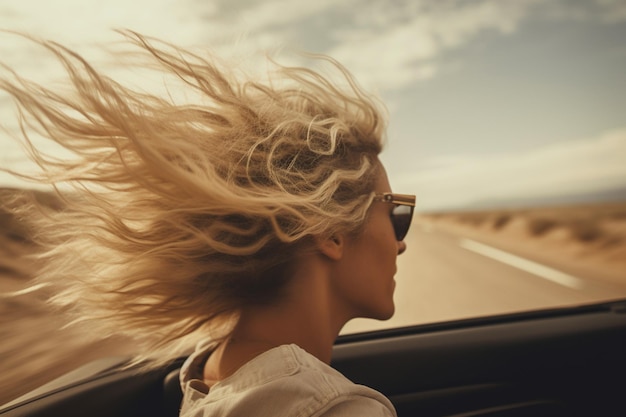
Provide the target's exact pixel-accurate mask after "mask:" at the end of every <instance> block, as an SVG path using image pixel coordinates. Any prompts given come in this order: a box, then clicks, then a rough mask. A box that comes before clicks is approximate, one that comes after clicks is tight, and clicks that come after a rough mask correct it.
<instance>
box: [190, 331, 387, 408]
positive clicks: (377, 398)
mask: <svg viewBox="0 0 626 417" xmlns="http://www.w3.org/2000/svg"><path fill="white" fill-rule="evenodd" d="M214 348H215V345H214V344H211V343H208V344H206V343H205V344H204V345H202V344H201V345H199V346H198V348H197V349H196V351H195V352H194V353H193V354H192V355H191V356H190V357H189V358H188V359H187V361H185V363H184V365H183V366H182V368H181V373H180V382H181V386H182V389H183V393H184V397H183V402H182V408H181V411H180V416H181V417H213V416H220V417H266V416H267V417H280V416H284V417H287V416H289V417H312V416H316V417H318V416H324V417H339V416H363V417H369V416H377V417H378V416H380V417H395V416H396V412H395V409H394V408H393V405H392V404H391V402H390V401H389V400H388V399H387V398H386V397H385V396H384V395H382V394H381V393H379V392H378V391H375V390H373V389H371V388H368V387H365V386H363V385H357V384H354V383H352V382H351V381H350V380H349V379H347V378H346V377H344V376H343V375H342V374H341V373H339V372H338V371H336V370H335V369H333V368H331V367H330V366H328V365H326V364H325V363H323V362H322V361H320V360H319V359H317V358H316V357H314V356H313V355H311V354H309V353H307V352H305V351H304V350H302V349H301V348H300V347H298V346H296V345H293V344H292V345H282V346H279V347H276V348H273V349H271V350H268V351H266V352H264V353H262V354H260V355H259V356H257V357H255V358H254V359H252V360H251V361H249V362H248V363H246V364H245V365H243V366H242V367H241V368H239V369H238V370H237V371H236V372H235V373H234V374H232V375H231V376H229V377H228V378H225V379H223V380H221V381H219V382H218V383H216V384H215V385H213V386H212V387H211V388H210V389H209V387H208V386H207V385H206V384H205V383H204V382H203V381H202V375H203V367H204V363H205V362H206V359H207V358H208V356H209V355H210V354H211V352H212V351H213V349H214Z"/></svg>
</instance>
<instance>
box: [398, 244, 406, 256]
mask: <svg viewBox="0 0 626 417" xmlns="http://www.w3.org/2000/svg"><path fill="white" fill-rule="evenodd" d="M405 250H406V243H404V241H401V242H398V255H402V254H403V253H404V251H405Z"/></svg>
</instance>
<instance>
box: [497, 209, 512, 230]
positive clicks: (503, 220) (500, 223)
mask: <svg viewBox="0 0 626 417" xmlns="http://www.w3.org/2000/svg"><path fill="white" fill-rule="evenodd" d="M512 218H513V216H511V214H509V213H501V214H499V215H497V216H496V219H495V221H494V222H493V228H494V229H496V230H500V229H502V228H503V227H504V226H506V225H507V224H509V222H510V221H511V219H512Z"/></svg>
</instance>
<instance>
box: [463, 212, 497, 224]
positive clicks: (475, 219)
mask: <svg viewBox="0 0 626 417" xmlns="http://www.w3.org/2000/svg"><path fill="white" fill-rule="evenodd" d="M456 218H457V220H458V221H459V222H461V223H465V224H470V225H472V226H481V225H482V224H483V223H485V221H487V219H488V218H489V214H488V213H477V212H473V213H471V212H470V213H463V214H460V215H458V216H457V217H456Z"/></svg>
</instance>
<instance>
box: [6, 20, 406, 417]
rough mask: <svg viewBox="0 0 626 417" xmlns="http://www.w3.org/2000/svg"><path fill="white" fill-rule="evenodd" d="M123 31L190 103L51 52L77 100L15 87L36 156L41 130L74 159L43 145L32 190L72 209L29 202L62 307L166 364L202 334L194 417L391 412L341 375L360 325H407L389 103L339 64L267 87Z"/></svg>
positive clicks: (188, 398) (14, 83)
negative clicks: (352, 323)
mask: <svg viewBox="0 0 626 417" xmlns="http://www.w3.org/2000/svg"><path fill="white" fill-rule="evenodd" d="M124 35H125V36H126V37H127V39H128V40H130V41H132V42H133V43H134V44H135V45H137V46H139V47H140V49H141V50H142V51H144V52H145V53H146V54H145V56H147V57H149V58H150V60H149V61H146V62H147V63H148V66H152V67H154V65H155V64H156V65H157V66H158V70H159V71H160V72H161V73H162V74H169V75H174V76H175V77H176V78H177V79H178V80H179V81H182V85H183V86H184V87H185V90H184V92H185V93H186V96H185V97H186V98H187V99H188V101H187V102H184V103H179V102H177V101H176V100H175V99H173V98H172V97H171V96H170V97H168V98H167V99H166V98H162V97H159V96H156V95H151V94H147V93H145V92H140V91H133V90H132V89H130V88H128V87H124V86H122V85H120V84H118V83H116V82H115V81H113V80H111V79H109V78H107V77H106V76H104V75H102V74H101V73H99V72H98V71H97V70H95V69H94V68H93V67H92V66H91V65H89V64H88V63H87V62H86V61H85V60H84V59H83V58H81V56H79V55H78V54H75V53H74V52H72V51H70V50H67V49H65V48H63V47H62V46H59V45H57V44H54V43H49V42H41V44H42V45H43V46H44V47H46V48H47V49H48V50H49V51H51V52H52V53H53V54H55V56H56V57H57V58H58V59H59V60H60V61H61V63H62V64H63V65H64V67H65V69H66V70H67V73H68V76H69V80H70V81H71V83H70V84H71V86H72V88H73V89H72V91H71V93H66V94H60V93H56V92H53V91H51V90H50V89H48V88H45V87H41V86H39V85H36V84H32V83H29V82H28V81H25V80H23V79H21V78H19V77H17V76H14V78H10V77H4V78H3V79H2V81H0V87H2V89H4V90H5V91H7V92H8V93H10V94H11V95H13V96H14V98H15V99H16V102H17V103H18V105H19V108H20V110H21V114H22V115H23V117H22V123H23V125H24V127H25V129H24V130H23V131H24V132H25V134H24V138H23V140H24V141H25V143H27V144H29V143H30V142H29V138H28V136H27V135H28V132H29V131H35V132H37V133H40V134H42V135H43V136H45V137H47V138H48V139H50V140H52V141H54V142H56V143H57V144H59V145H61V146H62V147H63V148H65V149H67V150H68V151H70V152H71V154H72V155H73V156H74V157H73V158H69V159H62V160H59V159H55V158H53V157H50V156H46V155H44V154H42V153H40V152H39V151H38V150H37V148H36V147H34V146H32V145H31V146H30V148H29V149H30V150H31V152H30V155H31V157H32V158H33V159H34V160H35V161H36V162H37V163H38V164H39V165H40V166H41V167H42V168H43V170H42V173H41V174H40V175H38V176H30V177H28V178H30V179H32V180H35V181H38V182H44V183H48V184H52V185H55V189H56V192H57V193H58V194H59V196H60V197H61V198H62V199H63V201H64V203H65V208H64V209H63V210H62V211H53V210H49V209H46V208H45V207H42V206H40V205H38V204H37V203H36V202H32V201H31V202H30V203H29V204H25V203H24V201H23V200H21V201H20V204H19V205H17V204H16V205H15V206H14V207H16V208H14V210H22V211H26V210H30V211H33V212H35V211H36V212H41V211H43V212H44V213H43V214H44V215H43V216H41V215H39V216H37V217H36V218H35V217H34V216H32V217H33V227H34V229H33V230H36V231H37V234H36V238H37V240H38V241H39V243H41V245H42V247H44V248H45V249H46V250H45V251H44V252H43V253H42V254H41V255H40V258H41V260H42V265H43V267H42V269H41V271H40V274H39V275H38V280H39V281H40V284H41V285H42V286H47V287H49V288H50V289H51V290H52V291H53V294H54V296H53V297H52V299H51V301H52V302H53V303H54V304H56V305H58V306H59V307H60V308H62V309H63V310H65V311H66V312H67V313H69V314H71V315H73V317H74V318H75V322H78V323H84V324H86V326H85V328H86V329H89V330H90V331H93V332H95V333H96V334H97V335H99V336H107V335H112V334H118V335H119V334H126V335H130V336H132V337H133V338H134V339H135V340H137V343H141V346H142V353H141V354H140V355H138V358H137V360H145V359H152V361H151V362H150V363H151V364H155V365H156V364H159V363H162V362H163V361H167V360H170V359H172V358H173V357H175V356H177V355H180V354H181V352H182V351H185V350H186V349H188V348H189V344H190V343H195V342H197V341H198V340H200V339H204V342H202V343H199V344H198V347H197V349H196V351H195V353H194V354H192V355H191V356H190V357H189V359H188V360H187V362H186V363H185V366H184V367H183V371H182V372H181V384H182V387H183V390H184V400H183V404H182V409H181V415H182V416H214V415H215V416H218V415H219V416H250V415H255V416H279V415H285V416H287V415H289V416H291V415H299V416H322V415H323V416H340V415H362V416H369V415H372V416H374V415H376V416H378V415H381V416H383V415H395V411H394V409H393V406H392V405H391V403H390V402H389V401H388V400H387V399H386V398H385V397H384V396H382V395H381V394H380V393H378V392H376V391H374V390H371V389H369V388H366V387H363V386H358V385H355V384H353V383H351V382H350V381H348V380H347V379H346V378H345V377H343V376H342V375H341V374H339V373H338V372H336V371H334V370H333V369H332V368H330V367H329V366H328V364H329V363H330V359H331V353H332V346H333V343H334V340H335V338H336V337H337V335H338V334H339V331H340V330H341V328H342V327H343V326H344V324H345V323H346V322H348V321H349V320H351V319H353V318H355V317H368V318H375V319H379V320H386V319H388V318H390V317H391V316H392V315H393V313H394V303H393V291H394V287H395V282H394V280H393V277H394V274H395V272H396V256H397V255H398V254H400V253H402V252H404V250H405V249H406V245H405V244H404V243H403V238H404V236H405V235H406V233H407V231H408V228H409V225H410V222H411V216H412V213H413V206H414V202H415V197H414V196H407V195H398V194H392V193H391V188H390V185H389V181H388V179H387V176H386V173H385V169H384V168H383V166H382V165H381V163H380V161H379V160H378V154H379V153H380V151H381V148H382V136H383V133H384V123H383V119H382V117H381V111H380V109H379V108H378V107H377V105H376V103H375V102H374V100H373V99H372V98H370V97H369V96H367V95H366V94H365V93H364V92H363V91H362V90H361V89H360V88H359V87H358V86H357V85H356V83H355V82H354V80H353V79H352V78H351V76H350V75H349V74H348V72H347V71H346V70H345V69H344V68H343V67H342V66H341V65H339V64H338V63H336V62H335V61H333V60H332V59H330V58H324V57H320V60H321V61H323V62H326V63H327V64H330V66H331V67H332V68H333V69H334V71H335V75H337V74H338V75H340V76H341V82H337V83H331V82H330V81H329V80H328V79H327V78H324V77H322V76H321V75H319V74H318V73H316V72H314V71H312V70H309V69H306V68H285V67H279V66H276V67H277V69H276V72H275V73H273V74H272V75H271V78H270V80H268V81H265V82H261V81H255V80H254V79H253V78H251V77H248V78H243V77H241V76H238V77H237V76H235V75H234V74H235V73H234V71H233V70H232V69H225V68H223V67H220V66H219V65H217V64H216V63H215V60H214V59H213V60H207V59H205V58H202V57H200V56H198V55H194V54H191V53H189V52H186V51H184V50H182V49H180V48H177V47H174V46H172V45H167V44H165V43H162V42H158V41H156V40H153V39H147V38H145V37H142V36H140V35H138V34H135V33H132V32H125V33H124ZM135 64H136V62H135ZM340 84H342V85H343V87H344V88H340V87H339V86H338V85H340ZM177 92H178V93H180V91H179V90H177ZM179 95H180V94H179ZM189 97H191V99H189ZM68 186H69V187H68Z"/></svg>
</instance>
